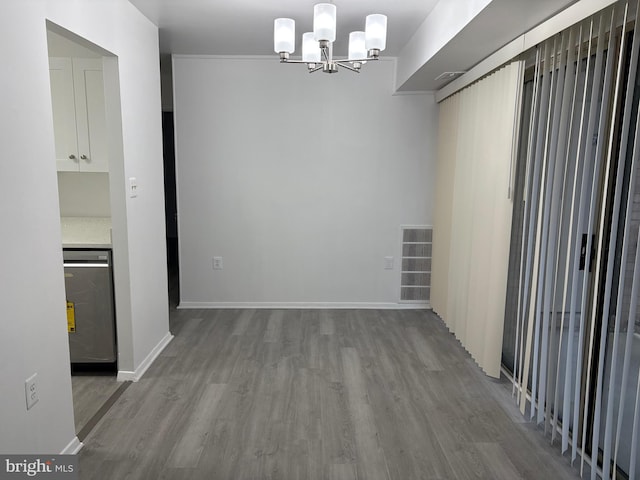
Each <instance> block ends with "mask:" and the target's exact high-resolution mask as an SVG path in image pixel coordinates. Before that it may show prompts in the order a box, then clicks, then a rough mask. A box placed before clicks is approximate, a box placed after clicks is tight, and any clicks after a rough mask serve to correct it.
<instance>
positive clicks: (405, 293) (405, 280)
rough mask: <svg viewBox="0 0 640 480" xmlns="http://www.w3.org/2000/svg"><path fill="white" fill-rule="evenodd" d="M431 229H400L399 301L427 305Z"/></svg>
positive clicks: (429, 285) (429, 284)
mask: <svg viewBox="0 0 640 480" xmlns="http://www.w3.org/2000/svg"><path fill="white" fill-rule="evenodd" d="M432 238H433V230H432V228H431V227H426V226H421V227H402V273H401V277H400V301H401V302H403V303H428V302H429V298H430V297H429V294H430V287H431V240H432Z"/></svg>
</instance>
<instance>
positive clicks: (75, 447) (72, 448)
mask: <svg viewBox="0 0 640 480" xmlns="http://www.w3.org/2000/svg"><path fill="white" fill-rule="evenodd" d="M82 447H84V443H82V442H81V441H80V440H79V439H78V437H73V440H71V441H70V442H69V445H67V446H66V447H64V449H63V450H62V451H61V452H60V455H75V454H76V453H78V452H79V451H80V449H81V448H82Z"/></svg>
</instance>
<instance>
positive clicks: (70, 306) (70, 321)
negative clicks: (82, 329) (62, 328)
mask: <svg viewBox="0 0 640 480" xmlns="http://www.w3.org/2000/svg"><path fill="white" fill-rule="evenodd" d="M67 331H68V332H69V333H73V332H75V331H76V307H75V305H74V303H73V302H69V301H67Z"/></svg>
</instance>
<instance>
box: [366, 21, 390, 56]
mask: <svg viewBox="0 0 640 480" xmlns="http://www.w3.org/2000/svg"><path fill="white" fill-rule="evenodd" d="M365 36H366V42H367V49H368V50H371V49H377V50H380V51H382V50H384V49H385V48H386V46H387V17H386V15H379V14H374V15H367V20H366V27H365Z"/></svg>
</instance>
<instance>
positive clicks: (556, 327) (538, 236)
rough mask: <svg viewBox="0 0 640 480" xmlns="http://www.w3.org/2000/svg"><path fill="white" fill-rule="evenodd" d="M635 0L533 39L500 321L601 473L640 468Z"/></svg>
mask: <svg viewBox="0 0 640 480" xmlns="http://www.w3.org/2000/svg"><path fill="white" fill-rule="evenodd" d="M636 3H637V2H628V1H621V2H619V3H617V4H616V5H614V6H613V7H612V8H609V9H606V10H604V11H603V12H600V13H599V14H596V15H594V16H593V17H592V18H588V19H586V20H584V21H583V22H580V23H579V24H577V25H575V26H573V27H572V28H570V29H568V30H566V31H564V32H561V33H560V34H558V35H556V36H554V37H552V38H549V39H548V40H547V41H546V42H544V43H542V44H540V45H538V46H537V48H536V51H535V61H534V62H533V65H532V66H531V69H530V70H531V80H530V85H529V86H530V88H531V89H532V92H531V95H529V96H528V97H529V98H530V101H531V105H529V106H528V108H527V109H526V111H527V112H529V115H530V117H529V118H528V119H527V122H526V125H527V127H528V128H527V131H523V132H521V134H522V135H526V138H527V141H526V142H525V145H526V147H525V149H526V152H524V155H521V156H520V157H521V159H522V158H523V159H524V162H523V164H520V165H519V172H520V174H522V175H524V182H523V185H524V187H523V189H522V192H521V195H520V198H516V202H515V207H514V208H516V209H520V212H519V213H520V216H521V218H522V219H523V221H522V226H521V228H522V230H521V231H520V232H518V235H515V236H514V237H513V238H516V239H517V242H519V243H518V244H517V245H516V247H517V248H518V249H519V252H520V256H519V258H517V259H516V261H517V262H518V265H517V268H516V269H514V268H512V269H511V271H514V270H515V271H516V272H517V275H515V277H516V278H513V279H512V278H511V277H510V280H509V281H510V282H512V281H514V282H517V289H516V291H517V294H518V298H517V309H516V312H515V316H514V318H513V319H511V318H506V319H505V321H506V322H509V321H515V322H516V335H515V345H514V346H513V351H514V352H515V360H514V362H513V374H514V375H513V376H514V392H515V394H516V397H517V401H518V403H519V405H520V408H521V411H522V412H523V413H525V412H526V414H527V415H528V416H529V417H530V418H531V419H533V420H535V421H536V422H537V423H538V424H540V425H543V426H544V430H545V432H546V433H548V434H549V435H550V437H551V439H552V441H556V440H559V441H560V444H561V449H562V452H563V453H565V452H567V451H568V450H569V449H570V450H571V459H572V461H573V460H576V458H577V456H578V455H580V457H581V460H580V467H581V472H582V473H583V474H584V473H585V472H587V471H588V472H589V475H590V477H591V478H592V479H595V478H596V477H597V476H599V477H601V478H606V479H608V478H615V477H616V475H618V474H619V473H622V474H624V475H626V476H627V477H628V478H638V476H640V465H639V458H638V457H639V454H638V450H639V449H640V445H639V442H638V435H639V433H638V430H639V429H640V322H639V321H638V315H637V303H638V296H639V294H640V255H639V253H638V252H639V251H640V242H639V239H640V175H638V173H640V172H638V171H637V170H638V168H639V167H640V163H639V162H638V161H637V157H638V154H639V153H640V121H638V115H639V113H640V109H639V108H638V106H639V100H640V79H639V75H638V73H639V72H638V54H639V50H640V38H639V36H637V35H634V31H633V26H634V25H637V24H638V19H639V18H638V8H637V6H636ZM634 18H635V20H634ZM434 243H435V241H434ZM512 248H514V244H513V243H512ZM434 250H435V245H434ZM435 258H437V254H435V253H434V260H435ZM512 259H513V256H512ZM512 261H513V260H512ZM512 267H513V265H512ZM434 270H435V266H434ZM449 274H450V275H451V273H449ZM434 293H435V289H434ZM432 304H434V305H435V303H434V302H433V301H432ZM447 313H448V312H447ZM588 458H591V459H593V460H592V462H593V464H592V466H591V467H592V468H590V469H585V468H584V467H585V462H586V461H587V459H588Z"/></svg>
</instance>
